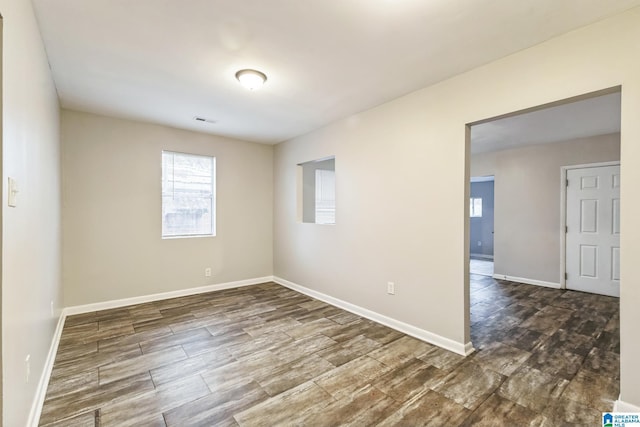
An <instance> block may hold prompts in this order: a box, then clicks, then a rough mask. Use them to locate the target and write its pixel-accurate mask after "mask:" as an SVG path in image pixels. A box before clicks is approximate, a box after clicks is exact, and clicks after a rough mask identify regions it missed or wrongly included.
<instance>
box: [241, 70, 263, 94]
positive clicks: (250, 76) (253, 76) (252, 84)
mask: <svg viewBox="0 0 640 427" xmlns="http://www.w3.org/2000/svg"><path fill="white" fill-rule="evenodd" d="M236 79H238V81H239V82H240V84H241V85H242V86H244V87H246V88H247V89H249V90H257V89H260V88H261V87H262V85H263V84H264V82H266V81H267V76H265V74H264V73H261V72H260V71H258V70H249V69H246V70H240V71H238V72H237V73H236Z"/></svg>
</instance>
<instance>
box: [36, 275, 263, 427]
mask: <svg viewBox="0 0 640 427" xmlns="http://www.w3.org/2000/svg"><path fill="white" fill-rule="evenodd" d="M268 282H273V276H265V277H257V278H254V279H246V280H238V281H235V282H228V283H219V284H216V285H208V286H200V287H197V288H189V289H180V290H178V291H171V292H163V293H158V294H151V295H143V296H139V297H132V298H123V299H118V300H113V301H104V302H97V303H93V304H85V305H76V306H72V307H66V308H64V309H62V312H61V313H60V318H59V319H58V325H57V326H56V330H55V332H54V334H53V338H52V339H51V347H50V348H49V353H48V354H47V359H46V360H45V364H44V369H43V370H42V375H41V377H40V381H39V382H38V387H37V389H36V395H35V398H34V399H33V404H32V405H31V411H30V412H29V420H28V422H27V426H29V427H37V426H38V424H39V422H40V415H41V414H42V406H43V405H44V398H45V396H46V393H47V387H48V386H49V379H50V378H51V371H52V370H53V363H54V361H55V360H56V354H57V352H58V345H59V344H60V337H61V336H62V329H63V328H64V322H65V320H66V319H67V316H72V315H74V314H82V313H91V312H93V311H100V310H108V309H110V308H119V307H126V306H129V305H134V304H142V303H145V302H152V301H159V300H163V299H168V298H176V297H183V296H188V295H196V294H204V293H207V292H214V291H221V290H223V289H232V288H239V287H241V286H250V285H259V284H262V283H268Z"/></svg>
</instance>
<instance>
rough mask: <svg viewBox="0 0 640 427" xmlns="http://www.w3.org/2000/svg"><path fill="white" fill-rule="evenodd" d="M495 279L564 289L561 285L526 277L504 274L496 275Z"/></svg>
mask: <svg viewBox="0 0 640 427" xmlns="http://www.w3.org/2000/svg"><path fill="white" fill-rule="evenodd" d="M493 278H494V279H499V280H508V281H509V282H518V283H524V284H526V285H536V286H544V287H545V288H553V289H562V286H560V283H554V282H545V281H544V280H536V279H527V278H526V277H514V276H506V275H504V274H494V275H493Z"/></svg>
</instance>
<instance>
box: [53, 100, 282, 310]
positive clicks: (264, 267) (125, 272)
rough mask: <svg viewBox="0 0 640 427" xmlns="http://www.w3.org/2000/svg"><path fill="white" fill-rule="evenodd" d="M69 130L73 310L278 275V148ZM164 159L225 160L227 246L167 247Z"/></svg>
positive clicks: (68, 272)
mask: <svg viewBox="0 0 640 427" xmlns="http://www.w3.org/2000/svg"><path fill="white" fill-rule="evenodd" d="M61 129H62V131H61V135H62V144H63V161H62V169H63V202H64V208H63V230H64V236H63V259H64V261H63V278H64V291H65V305H66V306H73V305H80V304H87V303H94V302H102V301H110V300H115V299H121V298H128V297H135V296H142V295H149V294H154V293H161V292H167V291H175V290H180V289H187V288H193V287H198V286H204V285H209V284H217V283H226V282H231V281H236V280H244V279H251V278H258V277H264V276H270V275H271V274H272V268H273V260H272V248H273V235H272V223H273V216H272V214H273V174H272V169H273V147H271V146H268V145H260V144H255V143H248V142H243V141H238V140H232V139H228V138H223V137H215V136H211V135H205V134H199V133H195V132H189V131H183V130H177V129H173V128H168V127H163V126H158V125H152V124H143V123H139V122H133V121H127V120H120V119H114V118H107V117H102V116H97V115H92V114H87V113H78V112H73V111H65V110H63V112H62V125H61ZM162 150H172V151H180V152H187V153H193V154H203V155H210V156H215V157H216V160H217V164H216V168H217V236H215V237H198V238H178V239H164V240H163V239H161V198H160V191H161V188H160V184H161V175H160V173H161V152H162ZM207 267H211V268H212V270H213V276H212V277H210V278H205V276H204V269H205V268H207Z"/></svg>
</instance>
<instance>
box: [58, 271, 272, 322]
mask: <svg viewBox="0 0 640 427" xmlns="http://www.w3.org/2000/svg"><path fill="white" fill-rule="evenodd" d="M272 281H273V276H265V277H257V278H254V279H246V280H238V281H235V282H227V283H218V284H216V285H207V286H200V287H197V288H188V289H180V290H177V291H170V292H161V293H158V294H151V295H142V296H139V297H131V298H123V299H117V300H112V301H104V302H96V303H93V304H84V305H75V306H71V307H67V308H65V312H66V315H67V316H71V315H74V314H82V313H90V312H92V311H100V310H108V309H110V308H119V307H126V306H128V305H135V304H143V303H145V302H152V301H160V300H164V299H169V298H178V297H185V296H189V295H197V294H205V293H207V292H214V291H221V290H223V289H232V288H239V287H241V286H251V285H259V284H262V283H267V282H272Z"/></svg>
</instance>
